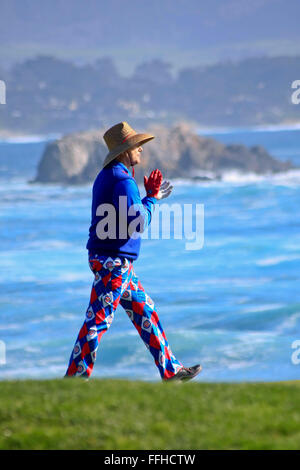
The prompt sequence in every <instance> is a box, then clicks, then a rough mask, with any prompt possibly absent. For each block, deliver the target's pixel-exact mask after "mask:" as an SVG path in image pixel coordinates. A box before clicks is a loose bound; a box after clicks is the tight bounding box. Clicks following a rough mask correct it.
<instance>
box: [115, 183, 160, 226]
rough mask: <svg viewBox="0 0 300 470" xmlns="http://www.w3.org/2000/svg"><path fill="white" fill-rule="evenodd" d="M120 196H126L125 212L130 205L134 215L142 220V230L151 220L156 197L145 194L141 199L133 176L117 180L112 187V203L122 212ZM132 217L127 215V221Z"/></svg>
mask: <svg viewBox="0 0 300 470" xmlns="http://www.w3.org/2000/svg"><path fill="white" fill-rule="evenodd" d="M120 196H126V198H127V199H126V202H127V214H128V210H129V208H130V207H131V208H132V209H131V210H132V211H133V213H134V214H136V215H134V217H137V216H140V218H141V220H142V227H141V228H140V231H141V232H144V230H145V229H146V228H147V226H148V225H149V224H150V222H151V219H152V214H153V211H154V206H155V203H156V201H157V199H156V198H154V197H148V196H145V197H144V198H143V199H141V196H140V192H139V188H138V186H137V184H136V182H135V180H134V179H133V178H125V179H123V180H121V181H119V182H118V183H117V184H116V185H115V187H114V196H113V203H114V206H115V207H116V208H118V209H120V212H121V214H122V209H123V210H124V208H125V207H123V206H122V208H121V204H122V203H121V204H120V199H119V197H120ZM131 214H132V213H131ZM132 218H133V217H128V221H130V219H132Z"/></svg>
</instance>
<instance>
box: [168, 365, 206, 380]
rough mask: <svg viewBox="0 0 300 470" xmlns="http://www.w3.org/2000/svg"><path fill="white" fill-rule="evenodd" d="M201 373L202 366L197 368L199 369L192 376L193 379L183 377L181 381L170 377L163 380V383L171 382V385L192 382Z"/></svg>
mask: <svg viewBox="0 0 300 470" xmlns="http://www.w3.org/2000/svg"><path fill="white" fill-rule="evenodd" d="M201 371H202V366H200V367H199V369H198V370H197V372H196V373H195V374H194V375H193V377H183V378H182V379H179V378H173V377H171V378H170V379H167V380H163V382H173V383H180V382H183V383H184V382H189V381H190V380H193V379H194V378H195V377H196V376H197V375H198V374H200V372H201Z"/></svg>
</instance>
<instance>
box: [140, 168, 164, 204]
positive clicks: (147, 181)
mask: <svg viewBox="0 0 300 470" xmlns="http://www.w3.org/2000/svg"><path fill="white" fill-rule="evenodd" d="M162 179H163V176H162V173H161V171H160V170H157V169H156V170H153V171H152V172H151V173H150V176H149V178H147V176H144V186H145V189H146V193H147V196H149V197H155V198H156V199H160V198H159V197H158V195H159V190H160V187H161V183H162Z"/></svg>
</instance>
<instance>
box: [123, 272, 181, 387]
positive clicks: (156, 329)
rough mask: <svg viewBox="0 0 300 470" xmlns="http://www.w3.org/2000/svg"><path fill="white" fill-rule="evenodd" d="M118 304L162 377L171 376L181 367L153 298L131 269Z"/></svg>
mask: <svg viewBox="0 0 300 470" xmlns="http://www.w3.org/2000/svg"><path fill="white" fill-rule="evenodd" d="M120 304H121V305H122V307H123V308H124V309H125V311H126V313H127V315H128V316H129V318H130V319H131V321H132V323H133V325H134V326H135V328H136V329H137V331H138V333H139V335H140V337H141V339H142V340H143V341H144V343H145V345H146V347H147V348H148V350H149V351H150V353H151V354H152V356H153V358H154V361H155V364H156V366H157V367H158V370H159V373H160V375H161V377H162V379H168V378H170V377H172V376H173V375H174V374H176V372H178V370H179V369H180V368H181V367H183V365H182V364H181V362H180V361H178V360H177V359H176V357H175V355H174V354H173V353H172V351H171V348H170V346H169V343H168V341H167V338H166V335H165V332H164V330H163V327H162V324H161V322H160V320H159V318H158V315H157V312H156V308H155V305H154V302H153V300H152V299H151V298H150V297H149V296H148V295H147V294H146V292H145V290H144V288H143V286H142V284H141V282H140V281H139V279H138V277H137V276H136V274H135V272H134V270H133V269H132V277H131V280H130V282H129V284H128V287H127V289H126V290H125V291H124V292H123V294H122V296H121V299H120Z"/></svg>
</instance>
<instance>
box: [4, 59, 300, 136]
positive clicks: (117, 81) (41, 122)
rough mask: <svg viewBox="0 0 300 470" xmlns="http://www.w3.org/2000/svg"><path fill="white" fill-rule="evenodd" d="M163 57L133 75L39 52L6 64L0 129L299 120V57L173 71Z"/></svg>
mask: <svg viewBox="0 0 300 470" xmlns="http://www.w3.org/2000/svg"><path fill="white" fill-rule="evenodd" d="M171 69H172V68H171V66H170V64H169V63H168V62H165V61H161V60H160V59H155V60H148V61H146V62H144V63H142V64H139V65H138V66H137V67H136V68H135V70H134V72H133V74H132V75H131V76H130V77H124V76H122V75H120V73H119V72H118V70H117V68H116V65H115V63H114V61H113V60H112V59H111V58H109V57H106V58H102V59H99V60H98V61H96V62H94V63H93V64H90V65H85V66H78V65H75V64H74V63H72V62H69V61H65V60H59V59H55V58H53V57H48V56H40V57H37V58H35V59H32V60H28V61H25V62H24V63H22V64H19V65H15V66H14V67H13V68H12V69H11V70H10V71H6V72H5V73H4V76H3V77H0V79H1V78H2V79H4V80H5V82H6V88H7V99H6V102H7V103H6V105H5V106H0V134H1V133H2V134H4V132H5V131H6V132H7V131H11V132H16V131H18V132H19V133H24V134H27V133H30V134H32V133H37V134H45V133H50V132H51V133H52V132H54V133H68V132H75V131H80V130H84V129H90V128H98V127H104V128H105V127H109V126H110V125H112V124H114V123H115V122H120V121H124V120H126V121H129V122H130V123H131V125H133V126H136V127H139V126H140V127H144V126H145V125H148V124H151V123H152V122H160V123H163V124H167V125H173V124H174V123H175V122H178V121H181V120H184V121H191V122H194V123H195V124H197V125H201V126H248V125H265V124H282V123H291V122H295V121H300V106H297V105H295V104H292V102H291V95H292V91H293V90H292V89H291V84H292V82H293V81H294V80H296V79H300V75H299V74H300V57H293V58H292V57H277V58H257V59H246V60H243V61H240V62H237V63H235V62H228V61H227V62H223V63H220V64H217V65H213V66H207V67H190V68H182V69H180V70H179V71H178V73H177V75H176V76H173V75H172V70H171Z"/></svg>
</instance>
